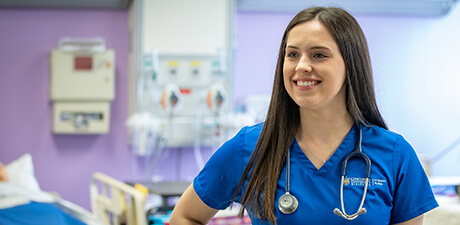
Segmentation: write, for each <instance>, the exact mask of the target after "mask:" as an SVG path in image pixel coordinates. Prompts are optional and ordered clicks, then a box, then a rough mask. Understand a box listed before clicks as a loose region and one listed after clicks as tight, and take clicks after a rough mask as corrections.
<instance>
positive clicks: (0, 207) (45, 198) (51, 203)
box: [0, 154, 101, 225]
mask: <svg viewBox="0 0 460 225" xmlns="http://www.w3.org/2000/svg"><path fill="white" fill-rule="evenodd" d="M5 167H6V171H7V172H8V173H7V174H8V177H9V179H8V180H4V181H2V182H0V224H2V225H10V224H11V225H13V224H22V225H29V224H34V225H42V224H43V225H45V224H46V225H48V224H61V225H83V224H89V225H100V224H101V222H100V220H98V219H97V218H96V216H95V215H94V214H93V213H91V212H90V211H88V210H86V209H84V208H82V207H80V206H78V205H76V204H74V203H72V202H69V201H67V200H65V199H62V198H61V197H59V196H58V195H57V194H52V193H49V192H45V191H42V190H41V189H40V186H39V185H38V182H37V180H36V178H35V176H34V173H33V164H32V158H31V156H30V155H29V154H26V155H23V156H22V157H20V158H19V159H17V160H15V161H13V162H11V163H9V164H7V165H6V166H5Z"/></svg>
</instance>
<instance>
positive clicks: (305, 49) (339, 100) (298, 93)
mask: <svg viewBox="0 0 460 225" xmlns="http://www.w3.org/2000/svg"><path fill="white" fill-rule="evenodd" d="M284 57H285V58H284V66H283V76H284V85H285V87H286V90H287V92H288V93H289V95H290V96H291V98H292V99H293V100H294V102H296V103H297V105H299V107H300V109H301V110H302V109H307V110H335V109H337V107H345V86H344V81H345V74H346V69H345V63H344V61H343V58H342V55H341V53H340V50H339V47H338V46H337V43H336V42H335V41H334V39H333V37H332V35H331V33H330V32H329V30H328V29H327V28H326V27H325V26H324V25H323V24H322V23H321V22H319V21H318V20H317V19H314V20H311V21H308V22H304V23H301V24H298V25H296V26H295V27H294V28H292V30H291V31H290V32H289V36H288V38H287V42H286V49H285V56H284Z"/></svg>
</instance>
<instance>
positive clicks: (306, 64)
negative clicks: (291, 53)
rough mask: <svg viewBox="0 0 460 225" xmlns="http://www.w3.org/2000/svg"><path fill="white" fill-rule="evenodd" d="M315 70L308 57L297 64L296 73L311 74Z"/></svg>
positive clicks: (302, 58)
mask: <svg viewBox="0 0 460 225" xmlns="http://www.w3.org/2000/svg"><path fill="white" fill-rule="evenodd" d="M312 70H313V67H312V64H311V62H310V60H309V59H308V58H307V57H301V58H300V59H299V61H298V62H297V66H296V68H295V71H296V72H299V73H302V72H307V73H308V72H311V71H312Z"/></svg>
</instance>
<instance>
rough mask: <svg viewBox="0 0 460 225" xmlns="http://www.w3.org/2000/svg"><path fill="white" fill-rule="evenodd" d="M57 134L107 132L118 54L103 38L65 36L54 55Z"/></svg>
mask: <svg viewBox="0 0 460 225" xmlns="http://www.w3.org/2000/svg"><path fill="white" fill-rule="evenodd" d="M50 72H51V79H50V80H51V84H50V98H51V100H52V101H53V132H54V133H69V134H71V133H81V134H97V133H107V132H108V131H109V123H110V101H112V100H113V99H114V96H115V53H114V51H113V50H112V49H106V48H105V43H104V40H103V39H101V38H86V39H82V38H80V39H75V38H62V39H61V40H60V42H59V45H58V49H55V50H53V51H52V52H51V56H50Z"/></svg>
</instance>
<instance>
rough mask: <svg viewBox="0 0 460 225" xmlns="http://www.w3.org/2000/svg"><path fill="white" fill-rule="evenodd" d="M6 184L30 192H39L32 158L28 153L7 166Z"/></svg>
mask: <svg viewBox="0 0 460 225" xmlns="http://www.w3.org/2000/svg"><path fill="white" fill-rule="evenodd" d="M5 167H6V171H7V173H8V178H9V180H8V182H9V183H12V184H15V185H18V186H21V187H24V188H26V189H28V190H30V191H40V186H39V185H38V181H37V179H36V178H35V174H34V164H33V163H32V156H31V155H30V154H28V153H26V154H24V155H22V156H21V157H19V158H18V159H16V160H15V161H13V162H11V163H9V164H7V165H6V166H5Z"/></svg>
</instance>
